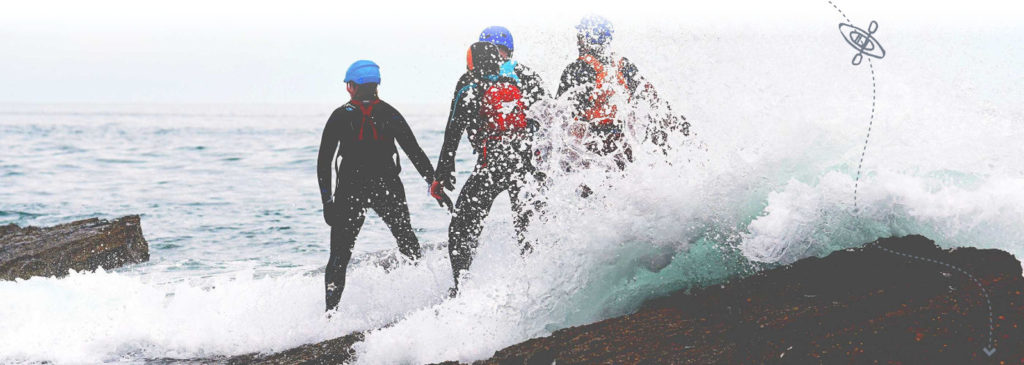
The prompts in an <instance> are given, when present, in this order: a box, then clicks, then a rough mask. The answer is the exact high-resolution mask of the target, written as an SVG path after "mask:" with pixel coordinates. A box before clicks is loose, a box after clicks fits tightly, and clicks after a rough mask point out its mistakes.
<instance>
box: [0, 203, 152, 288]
mask: <svg viewBox="0 0 1024 365" xmlns="http://www.w3.org/2000/svg"><path fill="white" fill-rule="evenodd" d="M145 261H149V243H147V242H146V239H145V238H144V237H143V236H142V227H141V225H140V224H139V216H137V215H130V216H126V217H121V218H118V219H115V220H113V221H107V220H101V219H98V218H91V219H85V220H80V221H76V222H71V223H65V224H61V225H57V226H53V227H45V228H39V227H24V228H22V227H18V226H17V225H14V224H9V225H6V226H0V280H14V279H15V278H22V279H27V278H30V277H33V276H57V277H61V276H65V275H67V274H68V270H71V269H74V270H76V271H82V270H96V269H97V268H100V267H103V268H104V269H113V268H117V267H121V266H124V265H128V264H135V263H140V262H145Z"/></svg>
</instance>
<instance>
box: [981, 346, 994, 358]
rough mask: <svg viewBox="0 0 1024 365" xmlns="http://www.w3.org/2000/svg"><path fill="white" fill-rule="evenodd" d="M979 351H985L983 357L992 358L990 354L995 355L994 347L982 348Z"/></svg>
mask: <svg viewBox="0 0 1024 365" xmlns="http://www.w3.org/2000/svg"><path fill="white" fill-rule="evenodd" d="M981 351H985V355H988V356H990V357H991V356H992V354H994V353H996V349H995V347H982V348H981Z"/></svg>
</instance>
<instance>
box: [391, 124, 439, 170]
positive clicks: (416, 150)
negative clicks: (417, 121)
mask: <svg viewBox="0 0 1024 365" xmlns="http://www.w3.org/2000/svg"><path fill="white" fill-rule="evenodd" d="M391 125H392V126H393V128H394V129H395V130H394V133H395V140H396V141H398V145H399V146H402V150H403V151H405V155H406V156H409V160H411V161H412V164H413V166H416V171H419V173H420V175H421V176H423V179H424V180H426V181H427V184H428V185H429V184H430V183H432V182H434V166H433V165H431V164H430V159H429V158H427V154H426V153H423V149H422V148H420V144H419V143H417V142H416V136H415V135H413V134H412V128H409V123H408V122H406V121H405V118H404V117H402V114H401V113H399V112H398V110H395V111H394V117H392V120H391Z"/></svg>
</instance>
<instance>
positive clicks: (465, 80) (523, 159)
mask: <svg viewBox="0 0 1024 365" xmlns="http://www.w3.org/2000/svg"><path fill="white" fill-rule="evenodd" d="M467 61H468V62H467V64H468V68H469V71H467V73H466V75H463V77H462V78H460V81H459V84H458V85H459V87H458V88H457V89H456V90H455V96H454V98H453V100H452V109H451V113H450V114H449V117H448V124H447V127H446V129H445V135H444V144H443V146H442V148H441V155H440V157H439V160H438V163H437V172H436V173H435V179H434V180H435V181H434V183H433V184H432V185H431V189H430V190H431V194H432V195H434V197H435V198H438V196H439V194H440V193H443V191H444V190H443V189H448V190H454V189H455V175H454V174H455V151H456V150H457V149H458V146H459V142H460V140H461V139H462V134H463V132H466V134H467V136H468V139H469V141H470V143H471V144H472V145H473V151H474V153H476V154H477V159H476V164H475V166H474V168H473V172H472V174H471V175H470V176H469V179H468V180H467V181H466V183H465V185H464V186H463V187H462V191H461V192H460V193H459V197H458V200H457V201H456V203H455V214H454V215H453V216H452V220H451V224H450V225H449V227H448V253H449V258H450V259H451V265H452V276H453V277H454V280H455V286H454V287H453V288H452V289H451V292H450V293H449V294H450V295H452V296H454V295H456V294H457V293H458V286H459V277H460V275H461V273H462V272H464V271H467V270H469V266H470V264H471V263H472V259H473V253H474V251H475V250H476V247H477V244H478V242H477V240H478V238H479V237H480V233H481V231H482V230H483V226H482V224H483V220H484V218H486V217H487V214H488V213H489V212H490V209H491V205H492V204H493V203H494V199H495V198H497V197H498V195H499V194H501V193H502V192H508V194H509V198H510V200H511V202H512V209H513V211H514V213H515V215H516V217H515V220H514V224H515V228H516V235H517V238H518V239H519V242H520V245H521V249H522V251H523V252H524V253H525V252H526V251H528V250H529V243H528V242H526V239H525V230H526V226H527V225H528V223H529V219H530V214H531V211H530V209H528V208H527V203H526V202H525V201H523V200H524V199H523V198H522V197H520V194H519V193H520V189H521V187H522V186H523V184H524V182H525V181H526V179H528V178H532V177H533V175H532V173H533V172H534V169H533V165H532V157H533V151H532V147H531V146H532V141H531V138H532V134H533V132H534V131H535V130H536V127H537V126H536V122H534V121H529V120H527V119H526V115H525V111H526V109H527V108H528V107H529V104H528V103H532V102H533V101H536V100H537V99H538V98H539V97H538V96H536V95H535V94H534V93H538V92H540V91H538V90H539V88H538V89H530V86H527V85H525V84H524V83H523V77H521V76H520V77H518V79H517V78H516V77H513V75H512V74H509V73H502V72H501V69H502V65H503V64H504V63H505V61H506V57H505V56H504V55H503V54H502V50H501V49H500V48H499V47H498V46H496V45H494V44H491V43H487V42H477V43H474V44H473V45H472V46H471V47H470V50H469V53H468V57H467ZM521 85H522V86H521Z"/></svg>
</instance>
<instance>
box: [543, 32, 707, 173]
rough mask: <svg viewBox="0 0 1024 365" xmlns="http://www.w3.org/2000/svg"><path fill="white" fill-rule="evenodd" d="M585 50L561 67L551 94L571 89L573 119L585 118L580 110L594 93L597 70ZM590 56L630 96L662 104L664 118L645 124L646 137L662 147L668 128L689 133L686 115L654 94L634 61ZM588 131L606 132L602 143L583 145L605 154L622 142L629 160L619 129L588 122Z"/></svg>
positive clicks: (589, 104) (588, 102) (560, 95)
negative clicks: (674, 109)
mask: <svg viewBox="0 0 1024 365" xmlns="http://www.w3.org/2000/svg"><path fill="white" fill-rule="evenodd" d="M586 54H587V53H585V52H583V51H581V52H580V57H579V58H577V59H576V61H573V63H570V64H569V65H568V66H566V67H565V70H564V71H563V72H562V78H561V80H560V82H559V84H558V91H557V93H556V96H555V97H558V98H560V97H562V95H564V94H565V93H566V92H569V91H572V94H570V95H569V97H570V98H571V101H572V103H573V111H574V114H573V117H574V118H576V119H577V120H584V119H586V118H585V117H584V116H583V114H584V111H585V110H588V109H591V108H593V107H594V103H593V100H592V99H591V96H592V95H594V91H595V85H596V79H597V70H595V69H594V66H593V65H591V64H589V63H587V61H585V60H584V59H583V58H584V56H585V55H586ZM593 57H594V58H595V59H597V60H598V61H599V62H600V63H601V64H603V65H605V68H606V71H605V72H606V73H613V75H614V73H618V74H619V75H621V81H622V82H623V86H624V87H625V89H626V91H627V92H628V93H629V95H628V96H629V98H630V99H643V100H646V101H647V102H648V103H650V104H651V105H652V106H655V105H657V107H658V108H665V111H666V113H667V118H666V119H665V120H660V121H658V123H654V124H652V125H649V126H648V128H647V131H646V133H647V136H646V137H647V138H648V139H649V140H650V141H651V142H652V143H654V144H655V145H658V146H663V147H665V146H666V139H667V138H668V133H667V132H668V131H673V130H678V131H680V132H682V134H683V135H684V136H688V135H690V131H689V128H690V123H689V122H687V121H686V118H684V117H683V116H681V115H679V116H677V115H675V114H673V113H672V108H671V106H669V105H668V104H667V103H663V102H662V101H661V98H659V97H658V93H657V91H655V90H654V87H653V86H652V85H651V84H650V83H648V82H646V81H645V80H644V78H643V77H642V76H640V72H639V70H638V69H637V67H636V64H634V63H633V62H632V61H630V60H629V59H628V58H625V57H622V58H616V57H615V56H612V55H607V54H605V55H593ZM614 78H618V76H615V77H614ZM591 131H593V132H597V133H601V134H610V135H609V136H608V137H607V138H606V139H605V142H604V144H603V145H600V146H595V145H589V146H587V147H588V149H590V150H591V151H592V152H595V153H598V154H602V155H604V154H609V153H611V152H614V151H616V150H618V148H619V147H620V146H619V145H620V144H622V145H623V146H621V147H624V149H623V150H624V152H625V156H624V157H626V159H627V160H629V161H632V151H631V150H630V148H629V146H628V145H625V143H624V142H619V141H618V138H617V137H616V136H615V135H614V134H615V133H621V131H620V130H617V129H615V128H611V129H602V128H601V127H598V126H592V127H591ZM616 162H617V163H619V167H620V168H622V167H624V166H623V165H622V163H623V162H625V161H622V160H618V161H616Z"/></svg>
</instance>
